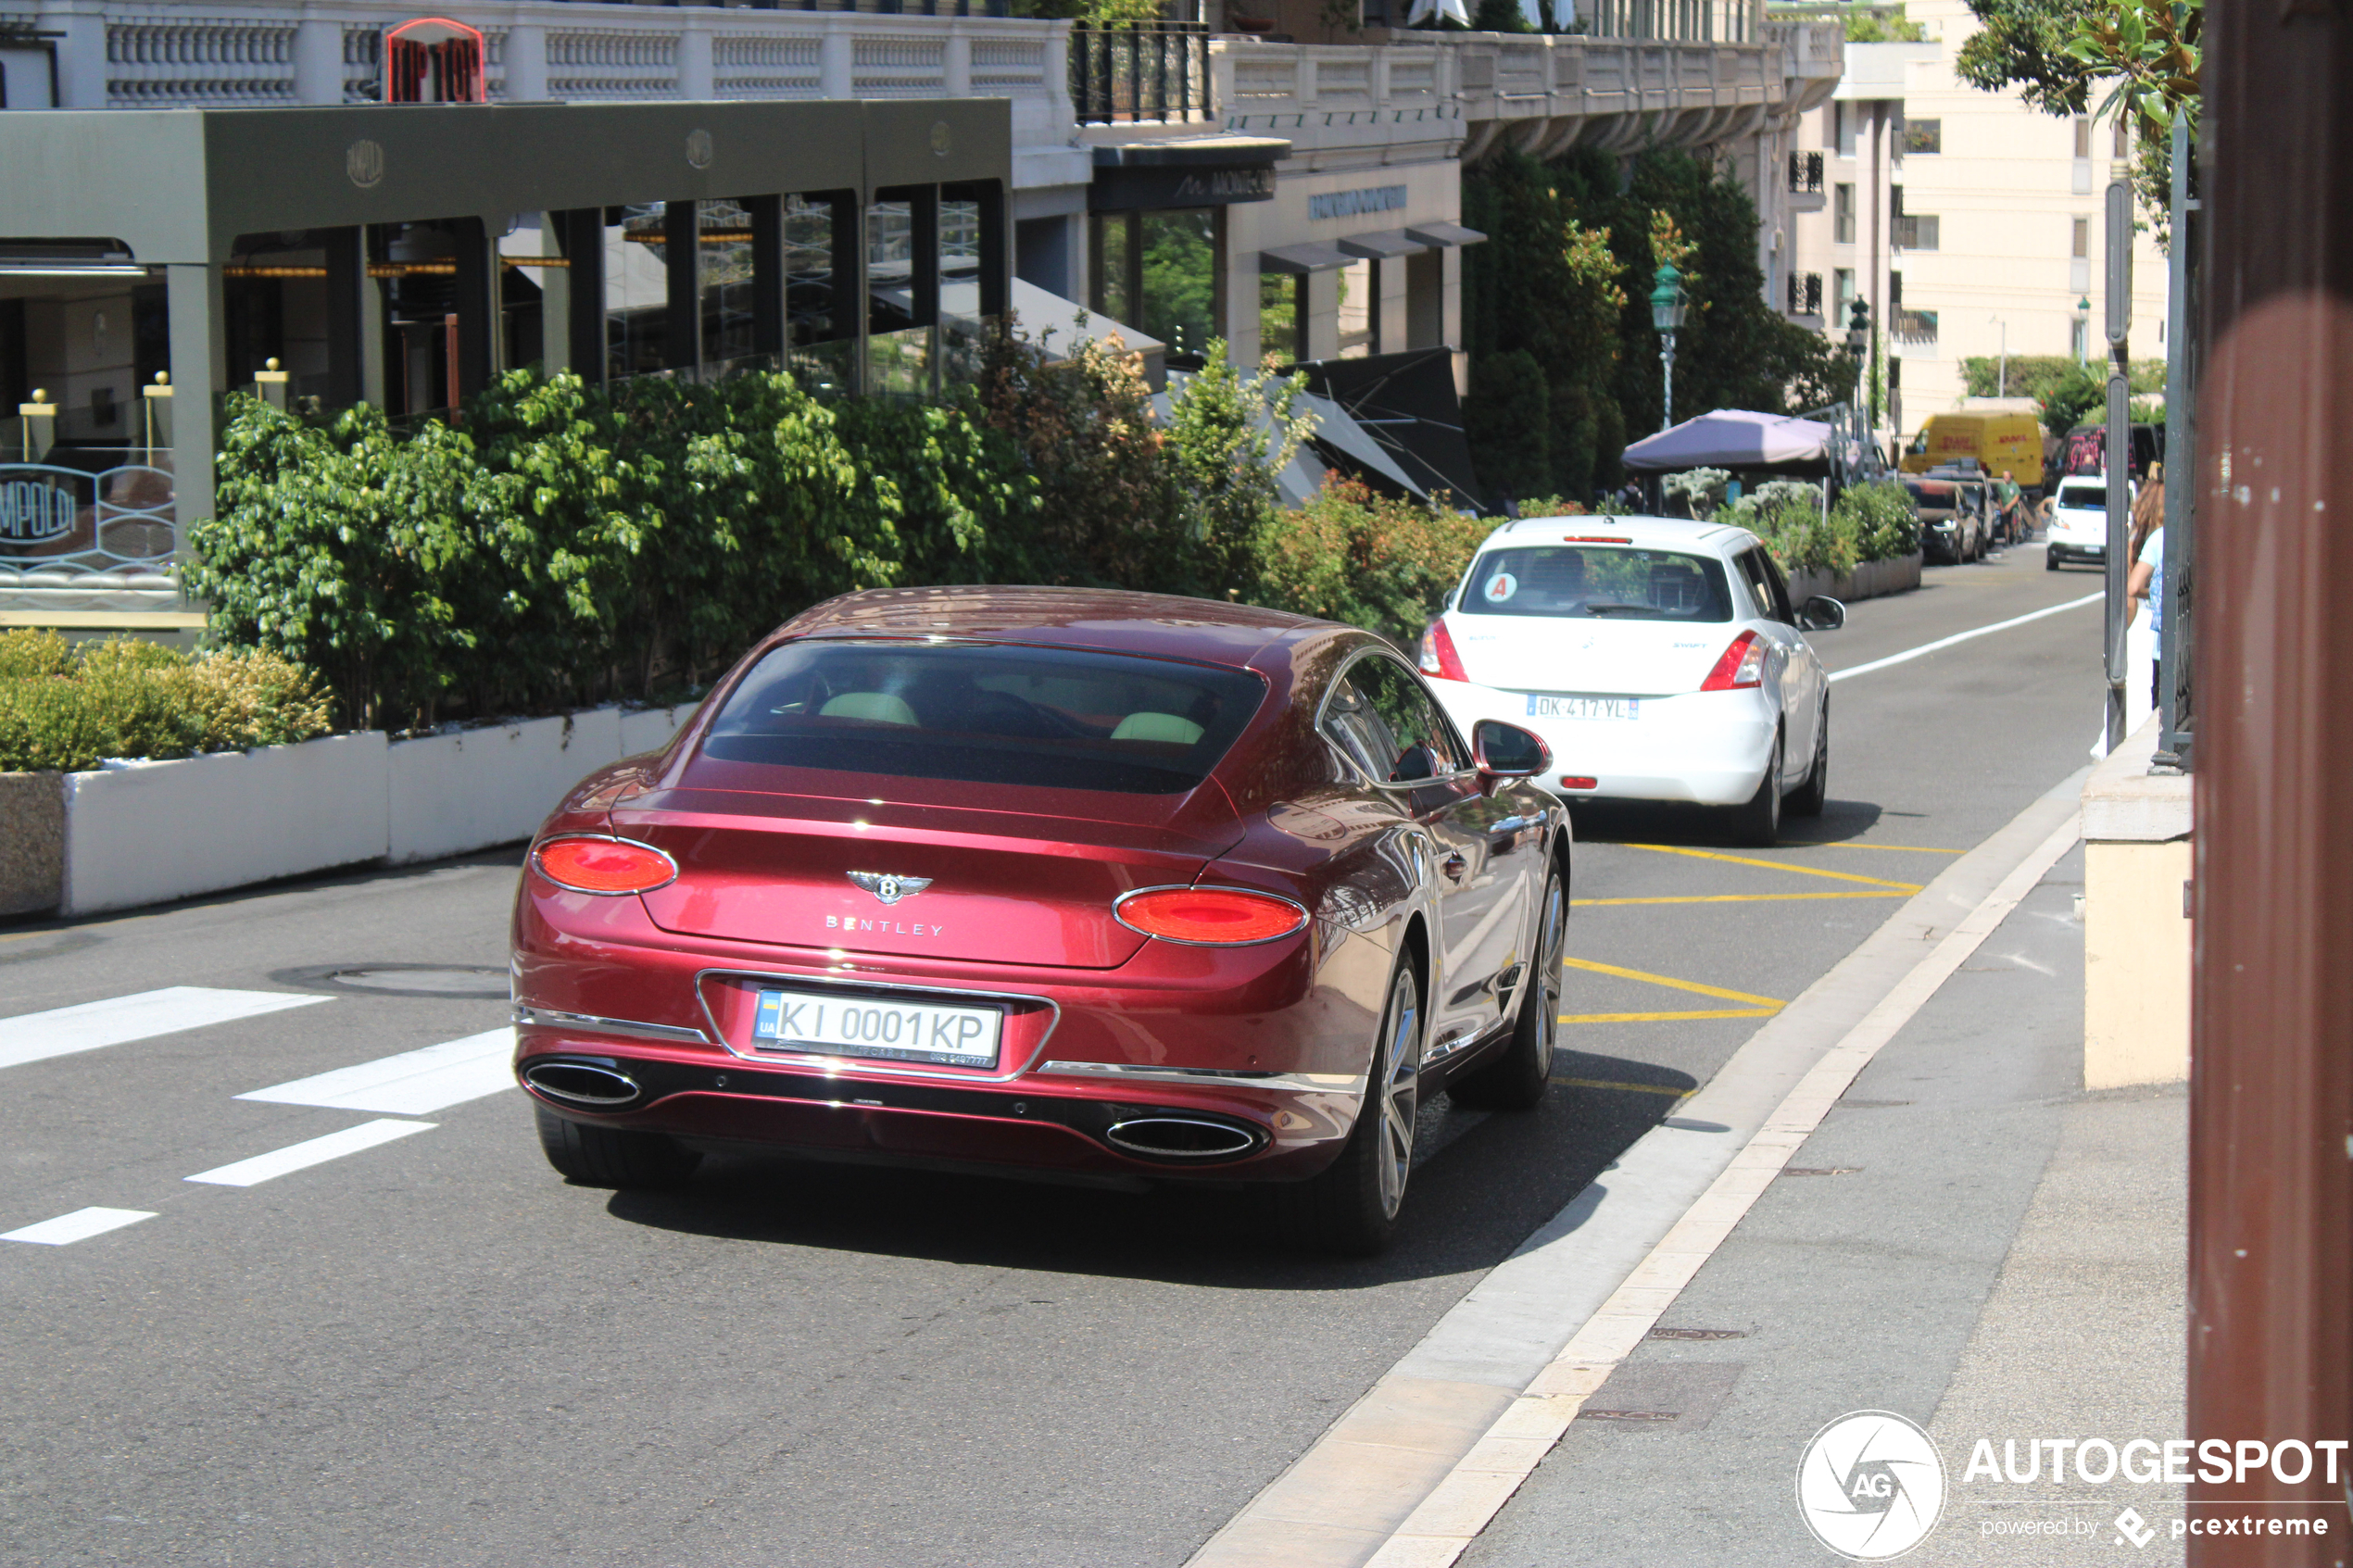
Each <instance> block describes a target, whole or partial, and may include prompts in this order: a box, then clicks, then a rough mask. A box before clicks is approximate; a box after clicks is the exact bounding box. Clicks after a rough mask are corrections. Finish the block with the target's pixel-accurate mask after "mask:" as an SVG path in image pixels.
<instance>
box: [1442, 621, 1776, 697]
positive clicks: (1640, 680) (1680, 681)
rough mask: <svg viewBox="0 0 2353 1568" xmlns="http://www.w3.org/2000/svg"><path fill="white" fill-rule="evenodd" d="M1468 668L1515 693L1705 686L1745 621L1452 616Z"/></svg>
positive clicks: (1656, 692)
mask: <svg viewBox="0 0 2353 1568" xmlns="http://www.w3.org/2000/svg"><path fill="white" fill-rule="evenodd" d="M1446 629H1447V632H1448V633H1449V634H1451V635H1452V636H1453V639H1454V650H1455V652H1456V653H1457V654H1458V655H1459V656H1460V657H1461V659H1462V661H1463V672H1464V673H1465V674H1466V675H1468V676H1469V677H1470V678H1471V679H1472V680H1473V681H1476V682H1477V683H1478V684H1480V685H1483V686H1494V687H1497V688H1498V689H1500V690H1503V691H1509V692H1561V693H1577V694H1586V693H1590V694H1592V695H1595V696H1673V695H1675V694H1677V693H1680V692H1694V691H1697V690H1699V686H1700V683H1701V682H1703V681H1705V680H1706V679H1707V672H1708V671H1710V670H1712V669H1714V668H1715V666H1716V660H1717V659H1718V658H1719V657H1720V656H1721V655H1722V654H1723V652H1724V650H1725V648H1727V647H1729V646H1730V645H1731V641H1732V639H1733V638H1734V637H1737V636H1738V635H1740V633H1741V631H1742V626H1741V623H1740V622H1739V621H1699V622H1692V621H1632V620H1610V619H1606V618H1604V617H1600V616H1594V617H1584V616H1575V617H1570V616H1560V617H1554V616H1534V615H1464V614H1461V613H1460V612H1453V613H1450V614H1448V616H1447V617H1446Z"/></svg>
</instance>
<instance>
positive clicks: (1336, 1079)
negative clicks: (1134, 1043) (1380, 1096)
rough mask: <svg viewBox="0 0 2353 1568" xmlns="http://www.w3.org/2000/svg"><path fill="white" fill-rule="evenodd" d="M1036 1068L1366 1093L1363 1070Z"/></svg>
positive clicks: (1139, 1079) (1152, 1080) (1077, 1074)
mask: <svg viewBox="0 0 2353 1568" xmlns="http://www.w3.org/2000/svg"><path fill="white" fill-rule="evenodd" d="M1037 1071H1038V1073H1041V1074H1051V1075H1052V1076H1055V1077H1061V1078H1114V1079H1118V1080H1120V1081H1121V1082H1124V1083H1130V1084H1191V1085H1209V1086H1213V1087H1216V1088H1221V1089H1265V1090H1272V1091H1275V1092H1277V1093H1282V1094H1322V1095H1353V1096H1357V1097H1360V1098H1361V1097H1362V1096H1363V1094H1364V1092H1365V1075H1364V1074H1363V1073H1233V1072H1227V1070H1225V1069H1223V1068H1216V1067H1157V1066H1146V1067H1137V1066H1130V1065H1128V1064H1126V1063H1125V1062H1114V1061H1049V1062H1044V1063H1041V1064H1040V1065H1039V1066H1038V1069H1037Z"/></svg>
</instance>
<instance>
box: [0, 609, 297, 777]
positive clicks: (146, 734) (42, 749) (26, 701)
mask: <svg viewBox="0 0 2353 1568" xmlns="http://www.w3.org/2000/svg"><path fill="white" fill-rule="evenodd" d="M61 653H62V657H60V654H61ZM329 727H330V726H329V722H328V702H327V697H326V696H325V694H324V693H323V692H322V691H321V689H320V686H319V684H318V681H317V679H316V677H314V676H313V675H312V674H311V673H310V672H309V671H307V670H304V669H302V668H301V667H300V666H298V665H296V664H293V663H290V662H288V661H287V660H285V659H281V658H279V657H278V656H277V655H275V654H272V653H269V652H266V651H263V650H260V649H245V650H236V651H231V652H222V653H202V654H197V655H195V656H194V657H193V658H192V657H189V656H187V655H183V654H180V653H176V652H173V651H172V650H171V649H169V648H165V647H160V646H156V645H154V644H150V643H140V642H135V641H130V640H117V641H108V642H101V643H94V644H91V645H88V646H85V647H83V648H82V649H81V650H80V651H79V652H78V653H75V652H73V651H71V650H68V649H66V648H65V639H64V638H62V637H59V636H57V634H56V633H32V632H9V633H0V771H19V770H57V771H68V772H71V771H82V770H87V769H91V768H94V767H96V766H97V765H98V763H99V761H100V759H103V758H107V757H141V758H173V757H187V756H191V755H193V754H195V753H196V752H201V751H227V750H240V749H243V748H245V747H247V746H282V745H286V744H289V743H291V742H294V741H299V740H308V739H309V738H310V737H312V736H313V735H319V734H325V733H326V732H327V730H328V729H329Z"/></svg>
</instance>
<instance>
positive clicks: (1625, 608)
mask: <svg viewBox="0 0 2353 1568" xmlns="http://www.w3.org/2000/svg"><path fill="white" fill-rule="evenodd" d="M1585 613H1586V614H1588V615H1656V614H1657V613H1659V612H1658V610H1657V609H1656V608H1655V607H1653V606H1650V605H1621V604H1603V605H1597V604H1589V605H1587V606H1586V607H1585Z"/></svg>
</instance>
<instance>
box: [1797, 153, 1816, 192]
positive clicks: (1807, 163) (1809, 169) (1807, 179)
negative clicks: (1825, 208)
mask: <svg viewBox="0 0 2353 1568" xmlns="http://www.w3.org/2000/svg"><path fill="white" fill-rule="evenodd" d="M1789 188H1790V189H1791V190H1792V191H1793V192H1794V193H1796V194H1801V195H1819V194H1821V190H1822V155H1821V154H1819V153H1792V154H1790V155H1789Z"/></svg>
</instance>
